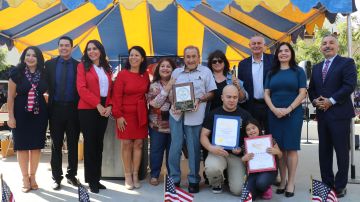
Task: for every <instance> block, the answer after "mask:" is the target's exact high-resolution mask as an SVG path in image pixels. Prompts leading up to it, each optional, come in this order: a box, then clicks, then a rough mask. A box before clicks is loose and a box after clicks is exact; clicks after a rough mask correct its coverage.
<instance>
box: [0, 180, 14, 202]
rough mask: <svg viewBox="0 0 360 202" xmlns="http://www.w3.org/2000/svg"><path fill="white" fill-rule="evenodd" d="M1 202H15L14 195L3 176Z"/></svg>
mask: <svg viewBox="0 0 360 202" xmlns="http://www.w3.org/2000/svg"><path fill="white" fill-rule="evenodd" d="M0 178H1V202H15V199H14V195H13V193H12V192H11V190H10V188H9V186H8V185H7V184H6V182H5V181H4V180H3V178H2V175H1V177H0Z"/></svg>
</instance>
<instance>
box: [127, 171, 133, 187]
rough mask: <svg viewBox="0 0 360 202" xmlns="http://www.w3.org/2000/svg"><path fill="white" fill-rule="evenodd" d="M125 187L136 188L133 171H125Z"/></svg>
mask: <svg viewBox="0 0 360 202" xmlns="http://www.w3.org/2000/svg"><path fill="white" fill-rule="evenodd" d="M125 188H126V189H128V190H132V189H134V183H133V180H132V174H131V173H125Z"/></svg>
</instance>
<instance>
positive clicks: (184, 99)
mask: <svg viewBox="0 0 360 202" xmlns="http://www.w3.org/2000/svg"><path fill="white" fill-rule="evenodd" d="M172 88H173V93H174V104H175V109H177V110H181V111H191V110H193V109H195V95H194V85H193V83H192V82H188V83H179V84H174V85H173V87H172Z"/></svg>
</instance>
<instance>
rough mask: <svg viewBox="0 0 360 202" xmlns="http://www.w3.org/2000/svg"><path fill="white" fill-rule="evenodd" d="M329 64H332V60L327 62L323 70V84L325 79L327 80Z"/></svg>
mask: <svg viewBox="0 0 360 202" xmlns="http://www.w3.org/2000/svg"><path fill="white" fill-rule="evenodd" d="M329 64H330V60H325V66H324V68H323V69H322V79H323V82H324V81H325V78H326V74H327V72H328V70H329Z"/></svg>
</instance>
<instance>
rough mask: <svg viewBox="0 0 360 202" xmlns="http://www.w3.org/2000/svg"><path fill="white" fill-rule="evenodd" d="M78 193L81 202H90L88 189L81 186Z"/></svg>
mask: <svg viewBox="0 0 360 202" xmlns="http://www.w3.org/2000/svg"><path fill="white" fill-rule="evenodd" d="M78 193H79V201H80V202H90V196H89V193H88V191H87V189H86V188H85V187H84V186H83V185H81V184H80V185H79V188H78Z"/></svg>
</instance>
